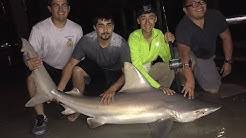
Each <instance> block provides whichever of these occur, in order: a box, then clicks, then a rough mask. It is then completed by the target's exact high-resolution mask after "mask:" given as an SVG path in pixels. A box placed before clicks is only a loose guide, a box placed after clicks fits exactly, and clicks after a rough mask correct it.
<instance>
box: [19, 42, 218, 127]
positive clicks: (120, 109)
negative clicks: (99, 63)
mask: <svg viewBox="0 0 246 138" xmlns="http://www.w3.org/2000/svg"><path fill="white" fill-rule="evenodd" d="M22 44H23V45H22V49H21V51H22V52H23V54H24V55H26V56H28V57H29V58H31V57H35V56H37V53H36V52H35V51H34V49H33V48H32V46H31V45H30V43H29V42H28V41H26V40H25V39H22ZM124 73H125V77H126V83H125V85H124V86H123V88H122V89H121V90H120V92H118V93H117V94H116V95H115V96H114V99H113V101H112V103H111V104H109V105H103V104H100V97H87V96H77V95H76V94H78V93H79V91H78V90H77V89H73V90H72V91H70V92H67V93H62V92H59V91H57V90H56V85H55V83H54V82H53V81H52V79H51V78H50V76H49V74H48V73H47V71H46V69H45V68H44V67H43V66H41V67H40V68H38V69H36V70H34V71H33V72H32V75H33V77H34V80H35V83H36V86H37V94H36V95H35V96H34V97H33V98H31V100H29V101H28V102H27V103H26V105H25V106H26V107H32V106H35V105H37V104H39V103H44V102H47V101H49V100H52V99H55V100H56V101H59V102H60V103H62V105H63V106H64V107H65V109H66V110H65V111H64V112H63V113H65V114H69V113H73V112H79V113H81V114H84V115H86V116H88V118H87V123H88V125H89V126H90V127H91V128H95V127H98V126H101V125H103V124H135V123H151V122H156V121H162V120H166V119H172V120H174V121H178V122H190V121H194V120H196V119H198V118H200V117H203V116H206V115H208V114H210V113H212V112H214V111H216V110H218V109H219V108H220V107H219V106H215V105H212V104H209V103H205V102H202V101H198V100H188V99H186V98H184V97H183V96H181V95H178V94H175V95H173V96H166V95H164V94H163V93H162V92H161V91H159V90H156V89H153V88H152V87H150V86H149V84H148V83H147V82H146V81H145V80H144V79H143V77H142V76H141V74H140V73H139V72H138V71H137V70H136V69H135V68H134V66H132V64H130V63H125V65H124Z"/></svg>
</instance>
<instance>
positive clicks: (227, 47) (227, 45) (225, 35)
mask: <svg viewBox="0 0 246 138" xmlns="http://www.w3.org/2000/svg"><path fill="white" fill-rule="evenodd" d="M219 36H220V38H221V39H222V42H223V50H224V55H225V62H224V65H223V67H222V69H221V73H223V74H222V77H225V76H227V75H228V74H230V73H231V63H232V52H233V43H232V38H231V32H230V30H229V28H227V29H226V30H225V31H224V32H222V33H221V34H220V35H219Z"/></svg>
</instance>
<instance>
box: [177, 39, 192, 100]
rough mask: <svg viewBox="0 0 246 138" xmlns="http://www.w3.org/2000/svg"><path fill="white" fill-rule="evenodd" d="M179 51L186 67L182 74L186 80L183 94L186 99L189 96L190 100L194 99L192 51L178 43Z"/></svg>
mask: <svg viewBox="0 0 246 138" xmlns="http://www.w3.org/2000/svg"><path fill="white" fill-rule="evenodd" d="M178 51H179V55H180V58H181V62H182V63H183V65H184V66H183V70H182V73H183V75H184V77H185V79H186V80H185V84H184V88H183V90H182V93H184V96H185V97H186V95H187V96H188V98H189V99H193V98H194V89H195V81H194V76H193V73H192V69H191V67H190V66H189V61H190V52H191V50H190V47H188V46H187V45H185V44H181V43H178Z"/></svg>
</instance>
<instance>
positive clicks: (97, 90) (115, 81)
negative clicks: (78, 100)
mask: <svg viewBox="0 0 246 138" xmlns="http://www.w3.org/2000/svg"><path fill="white" fill-rule="evenodd" d="M93 27H94V29H95V31H93V32H91V33H89V34H87V35H85V36H84V37H82V38H81V39H80V41H79V42H78V44H77V45H76V47H75V49H74V52H73V54H72V57H71V59H70V60H69V61H68V63H67V64H66V66H65V67H64V69H63V75H62V78H61V80H60V83H59V85H58V90H61V91H63V90H64V88H65V86H66V84H67V82H68V80H69V79H70V78H71V75H73V78H75V79H76V78H77V80H73V81H74V82H75V83H77V84H76V85H75V86H77V87H78V89H79V90H80V91H81V92H83V94H85V95H89V96H99V95H100V96H102V99H101V102H102V103H104V104H108V103H109V102H110V101H111V99H112V97H113V96H114V94H115V93H116V92H117V91H118V90H119V89H120V88H121V86H122V85H123V84H124V82H125V78H124V74H123V72H122V69H123V64H124V62H130V55H129V47H128V44H127V41H126V40H124V38H122V37H121V36H120V35H118V34H116V33H114V32H113V29H114V22H113V19H112V17H111V16H110V15H108V14H102V15H100V16H98V17H96V18H95V21H94V26H93ZM81 78H83V79H81Z"/></svg>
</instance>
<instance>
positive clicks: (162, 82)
mask: <svg viewBox="0 0 246 138" xmlns="http://www.w3.org/2000/svg"><path fill="white" fill-rule="evenodd" d="M156 21H157V16H156V14H155V11H154V10H153V9H152V8H151V6H150V5H146V6H143V9H141V10H140V11H139V12H138V18H137V22H138V24H139V25H140V27H141V29H137V30H135V31H133V32H132V33H131V34H130V36H129V38H128V43H129V46H130V52H131V60H132V64H133V65H134V66H135V67H136V68H137V69H138V71H139V72H140V73H141V74H142V75H143V76H144V78H145V79H146V80H147V81H148V82H149V84H150V85H151V86H152V87H154V88H156V89H161V90H162V91H163V92H164V93H165V94H167V95H173V94H174V91H173V90H171V89H169V87H170V86H171V84H172V81H173V79H174V72H173V71H172V70H170V68H169V60H170V59H171V54H170V49H169V45H168V43H167V41H172V42H173V41H174V39H175V38H174V35H173V34H171V33H170V32H166V33H165V36H164V35H163V33H162V32H161V31H160V30H158V29H155V28H154V26H155V23H156ZM158 56H160V57H161V59H162V60H163V62H158V63H156V64H154V65H151V63H152V62H153V61H155V60H156V59H157V58H158Z"/></svg>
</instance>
